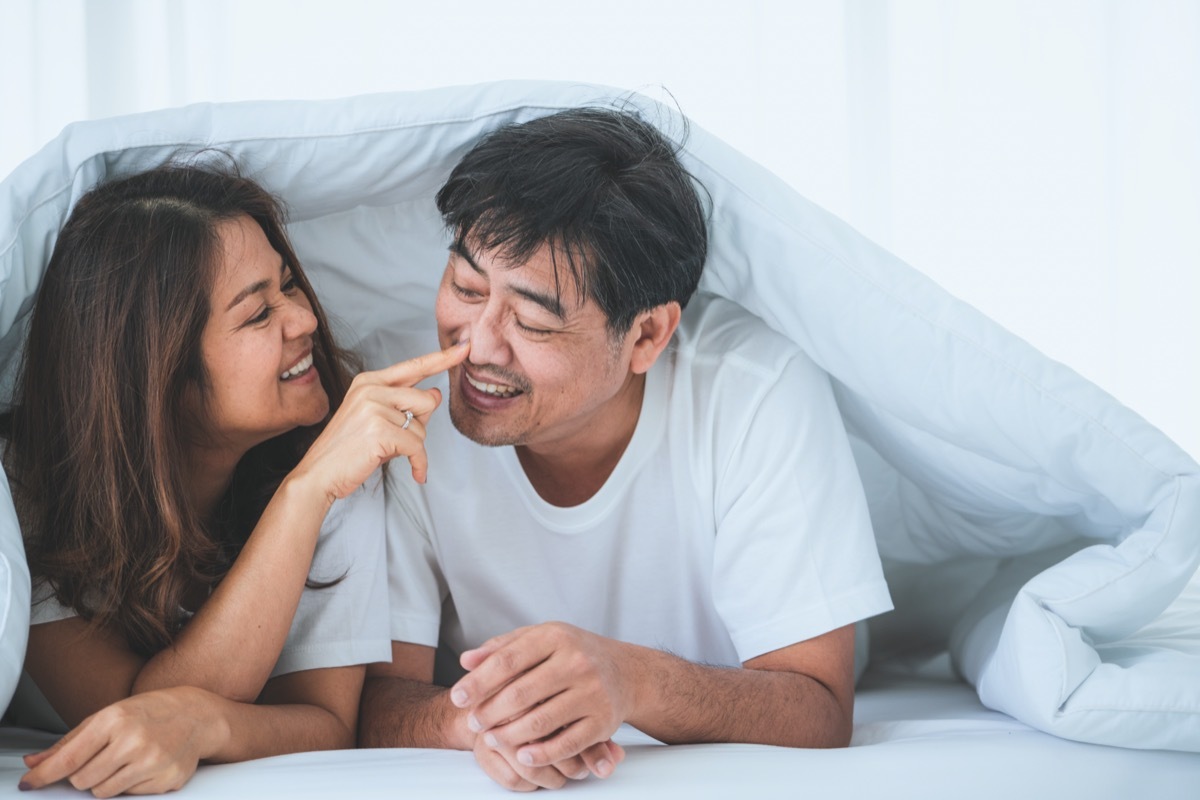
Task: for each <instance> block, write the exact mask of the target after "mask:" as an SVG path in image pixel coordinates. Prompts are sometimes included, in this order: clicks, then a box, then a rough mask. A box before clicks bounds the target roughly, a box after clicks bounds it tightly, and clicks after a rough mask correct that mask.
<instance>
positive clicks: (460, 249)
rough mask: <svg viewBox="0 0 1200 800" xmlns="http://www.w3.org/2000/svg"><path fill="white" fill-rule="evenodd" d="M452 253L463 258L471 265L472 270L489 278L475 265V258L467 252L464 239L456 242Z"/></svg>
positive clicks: (452, 247)
mask: <svg viewBox="0 0 1200 800" xmlns="http://www.w3.org/2000/svg"><path fill="white" fill-rule="evenodd" d="M450 252H452V253H454V254H455V255H456V256H458V257H459V258H461V259H462V260H463V261H466V262H467V263H468V264H470V265H471V269H473V270H475V271H476V272H478V273H479V274H480V275H482V276H483V277H485V278H486V277H487V275H486V274H485V273H484V271H483V270H482V269H480V268H479V265H478V264H476V263H475V258H474V257H473V256H472V255H471V252H470V251H469V250H467V246H466V245H465V244H463V240H462V239H455V240H454V244H452V245H450Z"/></svg>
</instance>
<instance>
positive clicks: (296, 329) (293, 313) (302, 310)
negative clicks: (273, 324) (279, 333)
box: [284, 295, 317, 339]
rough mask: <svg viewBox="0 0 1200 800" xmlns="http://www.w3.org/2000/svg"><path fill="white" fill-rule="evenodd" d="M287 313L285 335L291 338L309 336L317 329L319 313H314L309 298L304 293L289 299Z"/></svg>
mask: <svg viewBox="0 0 1200 800" xmlns="http://www.w3.org/2000/svg"><path fill="white" fill-rule="evenodd" d="M286 314H287V318H286V320H285V321H284V335H285V336H286V337H287V338H289V339H295V338H297V337H299V336H309V335H311V334H312V333H313V331H315V330H316V329H317V315H316V314H314V313H313V310H312V306H310V305H309V303H308V298H306V297H304V296H303V295H300V296H299V297H297V298H296V299H294V300H291V299H290V300H289V301H288V308H287V311H286Z"/></svg>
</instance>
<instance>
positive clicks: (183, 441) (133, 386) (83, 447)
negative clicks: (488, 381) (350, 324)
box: [4, 165, 467, 797]
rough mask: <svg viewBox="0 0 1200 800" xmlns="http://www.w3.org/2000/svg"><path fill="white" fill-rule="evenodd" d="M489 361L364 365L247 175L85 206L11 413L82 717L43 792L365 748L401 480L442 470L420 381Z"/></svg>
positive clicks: (53, 650) (43, 679)
mask: <svg viewBox="0 0 1200 800" xmlns="http://www.w3.org/2000/svg"><path fill="white" fill-rule="evenodd" d="M466 352H467V347H466V346H465V345H459V346H455V347H453V348H450V349H449V350H447V351H444V352H442V353H435V354H431V355H429V356H425V357H423V358H420V359H415V360H413V361H410V362H404V363H401V364H397V365H395V366H392V367H389V368H387V369H385V370H380V371H378V372H367V373H363V374H361V375H359V376H357V377H356V378H354V380H353V381H351V380H350V379H349V374H350V361H349V359H348V357H347V354H346V353H344V352H343V351H341V350H339V349H338V348H337V346H336V345H335V344H334V342H333V339H332V338H331V336H330V332H329V325H328V323H327V321H326V319H325V316H324V314H323V312H322V310H321V308H320V306H319V304H318V303H317V300H316V298H315V297H314V295H313V291H312V288H311V286H310V285H309V283H308V281H307V280H306V278H305V277H304V274H303V272H302V271H301V269H300V265H299V262H298V260H297V259H296V255H295V253H294V252H293V251H292V248H291V246H290V245H289V243H288V240H287V237H286V235H285V233H284V229H283V225H282V222H281V213H280V209H279V207H278V204H277V203H276V201H275V200H274V199H273V198H272V197H271V196H270V195H269V194H267V193H266V192H265V191H264V190H263V189H262V188H261V187H259V186H258V185H257V184H255V183H254V182H252V181H250V180H247V179H245V178H242V177H240V176H238V175H236V174H227V173H225V172H222V171H219V170H214V169H211V168H201V167H195V166H179V165H174V166H165V167H162V168H159V169H155V170H151V171H149V172H146V173H143V174H139V175H136V176H133V177H129V178H124V179H120V180H116V181H113V182H111V183H107V184H103V185H101V186H99V187H97V188H95V189H93V190H92V191H91V192H89V193H88V194H87V195H86V196H85V197H83V198H82V199H81V200H80V201H79V203H78V205H77V206H76V208H75V209H74V210H73V211H72V213H71V216H70V218H69V219H68V221H67V224H66V226H65V227H64V229H63V231H62V233H61V235H60V237H59V240H58V242H57V244H56V246H55V249H54V253H53V255H52V257H51V260H50V264H49V266H48V267H47V270H46V275H45V279H44V283H43V286H42V288H41V290H40V292H39V295H38V299H37V304H36V306H35V308H34V312H33V318H32V321H31V326H30V330H29V339H28V344H27V347H26V351H25V357H24V361H23V365H22V372H21V376H20V379H19V383H18V387H17V394H16V397H15V401H14V409H13V411H12V412H11V414H10V415H8V417H7V419H6V420H5V423H6V424H5V431H4V433H5V435H6V438H7V450H6V453H5V466H6V468H7V471H8V474H9V476H10V480H11V481H12V484H13V491H14V497H15V499H16V501H17V508H18V514H19V517H20V519H21V526H22V529H23V531H24V532H25V536H26V551H27V554H28V557H29V564H30V569H31V572H32V574H33V578H34V608H33V626H32V628H31V630H30V636H29V648H28V654H27V656H26V662H25V669H26V674H27V676H28V677H29V678H31V679H32V682H33V683H34V684H36V686H37V688H38V689H40V690H41V693H42V694H43V695H44V696H45V698H46V699H47V700H48V701H49V703H50V705H51V706H52V707H53V709H54V711H56V712H57V713H58V715H59V716H60V717H61V718H62V720H64V721H65V723H66V725H68V726H71V731H70V732H69V733H68V734H67V735H66V736H65V737H64V738H63V739H62V740H61V741H60V742H59V743H57V744H56V745H55V746H54V747H52V748H50V749H49V750H47V751H45V752H42V753H38V754H34V755H32V756H28V757H27V758H26V763H27V765H28V766H29V767H30V771H29V772H28V773H26V775H25V776H23V778H22V780H21V784H20V788H21V789H33V788H40V787H41V786H45V785H48V784H50V783H53V782H55V781H57V780H61V779H64V778H66V779H68V780H70V782H71V783H72V784H73V785H74V786H75V787H76V788H80V789H90V790H91V791H92V792H93V794H95V795H96V796H97V797H109V796H112V795H116V794H119V793H122V792H130V793H148V792H161V791H167V790H170V789H175V788H178V787H180V786H182V785H183V784H184V783H185V782H186V781H187V780H188V778H190V777H191V775H192V774H193V773H194V772H195V769H196V766H197V763H198V762H199V761H200V760H208V761H237V760H243V759H248V758H257V757H262V756H268V755H274V754H279V753H286V752H294V751H299V750H311V749H320V748H338V747H352V746H353V745H354V738H355V729H356V720H357V710H358V700H359V693H360V689H361V685H362V681H363V674H364V669H365V667H364V666H363V665H364V664H365V663H368V662H370V661H377V660H386V659H387V658H389V656H390V650H389V643H388V640H389V638H390V637H389V635H388V630H387V628H388V625H387V619H386V617H381V614H382V613H383V609H385V608H386V599H385V596H384V595H382V594H381V592H386V576H385V574H384V572H383V570H384V563H385V559H384V558H383V552H382V547H383V544H382V542H383V531H382V518H383V514H382V510H381V504H382V490H381V489H378V483H379V480H378V476H377V475H375V473H376V472H377V470H378V469H379V468H380V467H381V466H382V465H383V464H385V463H386V462H387V461H388V460H390V459H392V458H394V457H396V456H401V455H403V456H407V457H408V458H409V460H410V462H411V468H412V474H413V478H414V479H416V480H418V481H423V480H424V478H425V471H426V461H425V453H424V449H423V440H424V424H425V422H426V421H427V420H428V418H429V415H430V413H432V411H433V410H434V408H436V407H437V405H438V403H439V402H440V400H441V397H440V394H439V393H438V392H437V390H428V391H426V390H420V389H416V388H413V385H414V384H415V383H416V382H417V381H419V380H421V379H422V378H424V377H426V376H428V375H430V374H433V373H436V372H440V371H441V370H443V369H446V368H447V367H448V366H450V365H452V364H455V363H457V362H458V361H460V360H461V359H462V358H463V357H464V356H465V355H466ZM377 489H378V490H377ZM314 556H315V558H316V560H315V561H314ZM298 609H299V613H298V611H297V610H298ZM256 700H257V702H256Z"/></svg>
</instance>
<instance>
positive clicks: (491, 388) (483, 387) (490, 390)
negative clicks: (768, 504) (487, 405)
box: [467, 375, 521, 397]
mask: <svg viewBox="0 0 1200 800" xmlns="http://www.w3.org/2000/svg"><path fill="white" fill-rule="evenodd" d="M467 383H469V384H471V385H472V386H474V387H475V388H476V389H478V390H479V391H481V392H485V393H487V394H490V395H494V396H495V397H512V396H513V395H514V394H520V393H521V390H520V389H517V388H514V387H512V386H505V385H504V384H499V383H483V382H482V381H477V380H475V379H474V378H472V377H471V376H470V375H468V376H467Z"/></svg>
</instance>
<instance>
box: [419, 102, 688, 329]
mask: <svg viewBox="0 0 1200 800" xmlns="http://www.w3.org/2000/svg"><path fill="white" fill-rule="evenodd" d="M437 206H438V211H440V212H441V214H442V219H443V220H444V221H445V223H446V225H447V227H449V228H450V230H451V231H453V232H454V236H455V243H456V245H460V246H461V245H464V244H468V243H469V244H470V246H472V247H478V248H482V249H483V250H489V251H496V252H497V254H498V255H499V256H500V258H502V259H503V260H504V261H505V262H507V263H508V264H510V265H512V266H514V267H515V266H519V265H521V264H523V263H525V262H526V261H527V260H528V259H529V258H530V257H531V256H532V255H533V254H534V252H535V251H537V249H538V248H539V247H541V246H542V245H543V244H549V245H550V246H551V257H552V259H553V264H554V270H555V280H556V281H557V283H558V286H559V287H560V295H561V286H562V283H563V282H562V280H561V278H560V277H559V271H558V270H559V269H560V267H561V265H562V262H563V261H565V262H566V264H567V268H568V269H569V270H570V273H571V275H572V277H573V278H574V280H575V283H576V286H578V288H579V292H580V299H582V298H583V297H585V296H590V297H591V298H592V299H593V300H595V301H596V304H597V305H598V306H600V309H601V310H602V311H603V312H604V315H605V317H606V318H607V319H608V328H609V332H610V333H612V334H613V335H620V334H623V333H624V332H625V331H627V330H628V329H629V326H630V325H631V324H632V323H633V320H634V319H635V318H636V316H637V315H638V314H639V313H641V312H643V311H646V310H648V309H651V308H654V307H655V306H658V305H661V304H663V303H667V302H669V301H672V300H674V301H676V302H678V303H679V304H680V306H686V305H687V302H688V300H689V299H690V298H691V296H692V294H693V293H694V292H695V291H696V286H697V284H698V283H699V281H700V272H701V270H702V269H703V267H704V260H705V257H706V255H707V252H708V228H707V225H706V223H705V215H704V209H703V207H702V206H701V203H700V198H699V197H698V196H697V192H696V186H695V185H694V184H693V179H692V177H691V176H690V175H689V174H688V173H687V171H686V170H684V168H683V166H682V164H680V162H679V158H678V148H677V146H676V145H674V144H673V143H672V142H671V141H670V140H668V139H667V138H666V137H665V136H664V135H663V134H662V133H660V132H659V131H658V129H656V128H655V127H654V126H653V125H650V124H648V123H647V122H644V121H643V120H642V119H640V118H639V117H638V116H636V115H635V114H634V113H633V112H631V111H623V110H614V109H608V108H576V109H568V110H566V111H560V112H558V113H555V114H551V115H549V116H546V117H541V118H538V119H535V120H531V121H529V122H525V123H520V124H513V125H507V126H505V127H502V128H499V129H497V130H495V131H493V132H492V133H490V134H489V135H488V136H486V137H485V138H484V139H483V140H481V141H480V142H479V143H478V144H477V145H475V147H474V148H473V149H472V150H471V151H470V152H469V153H467V155H466V156H464V157H463V159H462V161H460V162H459V163H458V166H456V167H455V168H454V171H453V172H452V173H451V175H450V178H449V180H447V181H446V184H445V185H444V186H443V187H442V188H441V190H440V191H439V192H438V195H437Z"/></svg>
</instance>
